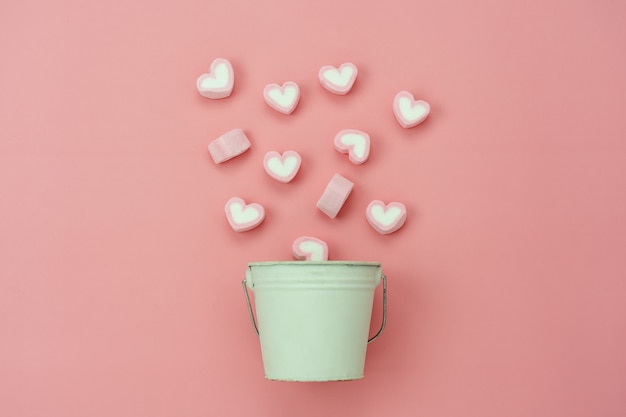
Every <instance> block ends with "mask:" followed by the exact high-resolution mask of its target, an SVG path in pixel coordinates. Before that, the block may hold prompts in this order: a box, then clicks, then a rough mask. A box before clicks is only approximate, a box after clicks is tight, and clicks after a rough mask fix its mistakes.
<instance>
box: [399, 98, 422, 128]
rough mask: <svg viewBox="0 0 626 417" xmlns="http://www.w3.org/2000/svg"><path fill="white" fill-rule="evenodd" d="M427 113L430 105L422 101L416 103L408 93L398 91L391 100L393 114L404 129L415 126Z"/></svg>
mask: <svg viewBox="0 0 626 417" xmlns="http://www.w3.org/2000/svg"><path fill="white" fill-rule="evenodd" d="M429 113H430V104H428V103H427V102H425V101H423V100H417V101H416V100H415V99H414V98H413V94H411V93H409V92H408V91H400V92H399V93H398V94H396V97H395V98H394V99H393V114H395V116H396V119H398V123H400V126H402V127H404V128H409V127H413V126H417V125H418V124H420V123H421V122H423V121H424V119H426V117H428V114H429Z"/></svg>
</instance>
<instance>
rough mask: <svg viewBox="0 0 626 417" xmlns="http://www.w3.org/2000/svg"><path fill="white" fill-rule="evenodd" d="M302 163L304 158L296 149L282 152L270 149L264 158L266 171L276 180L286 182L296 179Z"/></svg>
mask: <svg viewBox="0 0 626 417" xmlns="http://www.w3.org/2000/svg"><path fill="white" fill-rule="evenodd" d="M301 164H302V158H301V157H300V154H299V153H298V152H296V151H285V152H283V153H282V154H280V153H278V152H277V151H269V152H267V153H266V154H265V157H264V158H263V168H265V172H267V174H268V175H269V176H270V177H272V178H274V179H275V180H276V181H280V182H284V183H288V182H291V180H293V179H294V177H295V176H296V174H297V173H298V171H299V170H300V165H301Z"/></svg>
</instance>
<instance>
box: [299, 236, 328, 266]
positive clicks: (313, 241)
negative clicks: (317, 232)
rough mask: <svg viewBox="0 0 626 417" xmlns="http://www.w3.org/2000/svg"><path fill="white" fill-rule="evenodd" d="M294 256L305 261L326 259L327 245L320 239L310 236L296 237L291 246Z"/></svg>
mask: <svg viewBox="0 0 626 417" xmlns="http://www.w3.org/2000/svg"><path fill="white" fill-rule="evenodd" d="M291 252H292V253H293V256H294V258H296V259H303V260H307V261H327V260H328V245H327V244H326V242H324V241H323V240H321V239H318V238H316V237H312V236H301V237H299V238H297V239H296V240H295V241H294V242H293V245H292V247H291Z"/></svg>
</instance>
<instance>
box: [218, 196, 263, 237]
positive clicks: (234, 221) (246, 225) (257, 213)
mask: <svg viewBox="0 0 626 417" xmlns="http://www.w3.org/2000/svg"><path fill="white" fill-rule="evenodd" d="M224 211H225V212H226V219H228V223H230V227H232V228H233V230H234V231H235V232H245V231H247V230H250V229H254V228H255V227H257V226H258V225H260V224H261V222H263V219H265V209H264V208H263V206H262V205H260V204H258V203H251V204H246V202H245V201H244V200H243V199H241V198H239V197H232V198H231V199H230V200H228V201H227V202H226V205H225V206H224Z"/></svg>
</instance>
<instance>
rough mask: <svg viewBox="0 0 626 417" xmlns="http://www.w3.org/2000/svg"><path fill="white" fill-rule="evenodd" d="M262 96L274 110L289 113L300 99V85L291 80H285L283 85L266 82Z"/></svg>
mask: <svg viewBox="0 0 626 417" xmlns="http://www.w3.org/2000/svg"><path fill="white" fill-rule="evenodd" d="M263 98H264V99H265V102H266V103H267V104H268V105H269V106H270V107H271V108H273V109H274V110H276V111H278V112H281V113H283V114H291V113H293V111H294V110H295V109H296V106H297V105H298V102H299V101H300V87H299V86H298V84H296V83H294V82H293V81H287V82H285V83H283V85H278V84H268V85H266V86H265V88H264V89H263Z"/></svg>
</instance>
